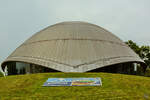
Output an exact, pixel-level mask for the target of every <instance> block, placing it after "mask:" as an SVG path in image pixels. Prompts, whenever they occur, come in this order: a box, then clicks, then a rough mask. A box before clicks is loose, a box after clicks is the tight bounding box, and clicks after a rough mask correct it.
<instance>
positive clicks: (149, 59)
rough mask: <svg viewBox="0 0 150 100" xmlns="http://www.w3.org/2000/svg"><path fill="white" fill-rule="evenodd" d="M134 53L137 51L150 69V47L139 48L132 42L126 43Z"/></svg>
mask: <svg viewBox="0 0 150 100" xmlns="http://www.w3.org/2000/svg"><path fill="white" fill-rule="evenodd" d="M125 43H126V44H127V45H128V46H129V47H130V48H131V49H132V50H133V51H135V52H136V53H137V54H138V55H139V56H140V58H141V59H143V60H144V62H145V63H146V64H147V66H149V67H150V46H144V45H143V46H139V45H137V44H136V43H135V42H133V41H132V40H128V41H127V42H125Z"/></svg>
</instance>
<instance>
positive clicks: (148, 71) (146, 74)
mask: <svg viewBox="0 0 150 100" xmlns="http://www.w3.org/2000/svg"><path fill="white" fill-rule="evenodd" d="M145 76H147V77H150V68H147V69H146V72H145Z"/></svg>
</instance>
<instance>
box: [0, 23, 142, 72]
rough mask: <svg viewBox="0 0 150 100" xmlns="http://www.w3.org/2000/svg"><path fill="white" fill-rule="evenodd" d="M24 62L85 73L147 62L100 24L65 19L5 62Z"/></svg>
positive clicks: (27, 41) (44, 31) (25, 45)
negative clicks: (107, 67) (130, 63)
mask: <svg viewBox="0 0 150 100" xmlns="http://www.w3.org/2000/svg"><path fill="white" fill-rule="evenodd" d="M10 61H21V62H27V63H32V64H37V65H42V66H45V67H48V68H52V69H55V70H59V71H63V72H85V71H89V70H92V69H96V68H100V67H104V66H108V65H112V64H118V63H125V62H143V61H142V60H141V59H140V58H139V57H138V55H137V54H135V53H134V52H133V51H132V50H131V49H130V48H129V47H128V46H127V45H126V44H125V43H124V42H123V41H122V40H120V39H119V38H118V37H116V36H115V35H113V34H112V33H111V32H109V31H107V30H105V29H103V28H101V27H100V26H97V25H94V24H90V23H86V22H78V21H74V22H62V23H58V24H55V25H52V26H49V27H47V28H45V29H43V30H41V31H40V32H38V33H36V34H35V35H33V36H32V37H31V38H29V39H28V40H26V41H25V42H24V43H23V44H22V45H21V46H19V47H18V48H17V49H16V50H15V51H14V52H13V53H12V54H11V55H10V56H9V57H8V58H7V59H6V60H5V61H4V62H3V64H2V66H4V65H5V64H6V63H7V62H10Z"/></svg>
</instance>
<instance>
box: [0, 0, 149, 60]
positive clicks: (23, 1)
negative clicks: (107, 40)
mask: <svg viewBox="0 0 150 100" xmlns="http://www.w3.org/2000/svg"><path fill="white" fill-rule="evenodd" d="M63 21H86V22H90V23H93V24H97V25H99V26H101V27H103V28H105V29H107V30H109V31H111V32H112V33H114V34H115V35H117V36H118V37H120V38H121V39H122V40H123V41H126V40H133V41H135V42H137V44H139V45H150V0H0V63H1V62H2V61H3V60H4V59H5V58H6V57H7V56H8V55H9V54H10V53H12V52H13V51H14V50H15V48H17V47H18V46H19V45H20V44H22V43H23V42H24V41H25V40H26V39H28V38H29V37H30V36H32V35H33V34H34V33H36V32H38V31H39V30H41V29H43V28H45V27H47V26H49V25H52V24H55V23H58V22H63Z"/></svg>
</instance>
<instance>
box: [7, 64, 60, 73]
mask: <svg viewBox="0 0 150 100" xmlns="http://www.w3.org/2000/svg"><path fill="white" fill-rule="evenodd" d="M7 71H8V75H17V74H30V73H44V72H58V71H56V70H53V69H50V68H46V67H43V66H39V65H35V64H28V63H23V62H9V63H7Z"/></svg>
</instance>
